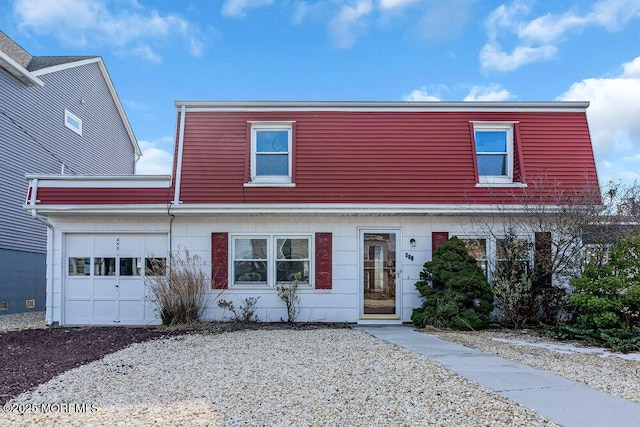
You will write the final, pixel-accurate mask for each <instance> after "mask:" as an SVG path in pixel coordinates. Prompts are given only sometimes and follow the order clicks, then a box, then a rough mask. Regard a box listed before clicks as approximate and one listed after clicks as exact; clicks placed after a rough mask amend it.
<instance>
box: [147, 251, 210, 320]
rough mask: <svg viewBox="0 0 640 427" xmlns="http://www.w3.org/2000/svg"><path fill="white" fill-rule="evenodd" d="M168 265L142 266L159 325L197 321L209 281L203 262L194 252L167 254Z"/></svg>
mask: <svg viewBox="0 0 640 427" xmlns="http://www.w3.org/2000/svg"><path fill="white" fill-rule="evenodd" d="M169 259H170V262H169V265H168V266H167V265H166V264H165V263H164V262H155V263H152V265H151V266H149V267H148V268H147V269H146V275H145V283H146V285H147V286H148V288H149V291H150V295H151V299H152V300H153V301H154V302H155V304H156V306H157V307H158V310H160V319H161V320H162V324H163V325H190V324H194V323H197V322H199V321H200V318H201V317H202V315H203V314H204V312H205V310H206V309H207V307H208V305H209V303H210V298H209V297H208V296H207V293H206V292H207V289H209V285H210V281H209V280H208V279H207V277H206V275H205V273H204V270H203V268H202V267H203V266H204V263H203V261H202V259H201V258H200V257H199V256H198V255H191V254H190V253H189V251H188V250H186V249H185V250H184V253H171V254H169Z"/></svg>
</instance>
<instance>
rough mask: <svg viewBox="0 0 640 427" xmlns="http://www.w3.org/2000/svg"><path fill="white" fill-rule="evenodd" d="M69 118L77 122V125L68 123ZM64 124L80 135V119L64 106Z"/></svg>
mask: <svg viewBox="0 0 640 427" xmlns="http://www.w3.org/2000/svg"><path fill="white" fill-rule="evenodd" d="M69 118H70V119H72V120H75V121H76V122H78V124H79V126H78V127H75V126H73V125H72V124H70V123H69V120H68V119H69ZM64 125H65V126H66V127H67V128H69V129H71V130H72V131H74V132H75V133H77V134H78V135H80V136H82V119H81V118H80V117H78V116H76V115H75V114H73V113H72V112H71V111H69V110H67V109H66V108H65V109H64Z"/></svg>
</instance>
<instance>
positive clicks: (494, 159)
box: [473, 122, 513, 184]
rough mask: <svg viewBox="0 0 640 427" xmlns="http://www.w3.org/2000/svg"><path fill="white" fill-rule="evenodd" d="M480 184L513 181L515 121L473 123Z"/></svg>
mask: <svg viewBox="0 0 640 427" xmlns="http://www.w3.org/2000/svg"><path fill="white" fill-rule="evenodd" d="M473 131H474V141H475V151H476V165H477V168H478V178H479V182H480V184H508V183H512V182H513V123H480V122H475V123H473Z"/></svg>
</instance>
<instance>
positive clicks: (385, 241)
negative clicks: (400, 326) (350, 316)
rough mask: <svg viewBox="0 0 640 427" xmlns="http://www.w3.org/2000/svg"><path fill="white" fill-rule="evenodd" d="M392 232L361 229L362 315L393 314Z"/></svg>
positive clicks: (394, 267) (393, 258) (395, 263)
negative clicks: (362, 230)
mask: <svg viewBox="0 0 640 427" xmlns="http://www.w3.org/2000/svg"><path fill="white" fill-rule="evenodd" d="M396 235H397V233H396V232H386V231H385V232H378V231H376V232H363V233H362V234H361V238H362V240H361V243H362V246H361V247H362V276H361V277H362V281H361V289H362V307H363V309H362V314H363V315H364V316H365V317H367V316H384V317H386V316H396V315H397V310H398V307H397V300H398V298H397V286H396V285H397V281H396V277H397V273H398V272H397V270H396V268H397V259H396V253H397V251H396V241H397V237H396Z"/></svg>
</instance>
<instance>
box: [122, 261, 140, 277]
mask: <svg viewBox="0 0 640 427" xmlns="http://www.w3.org/2000/svg"><path fill="white" fill-rule="evenodd" d="M140 275H142V259H141V258H120V276H140Z"/></svg>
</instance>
